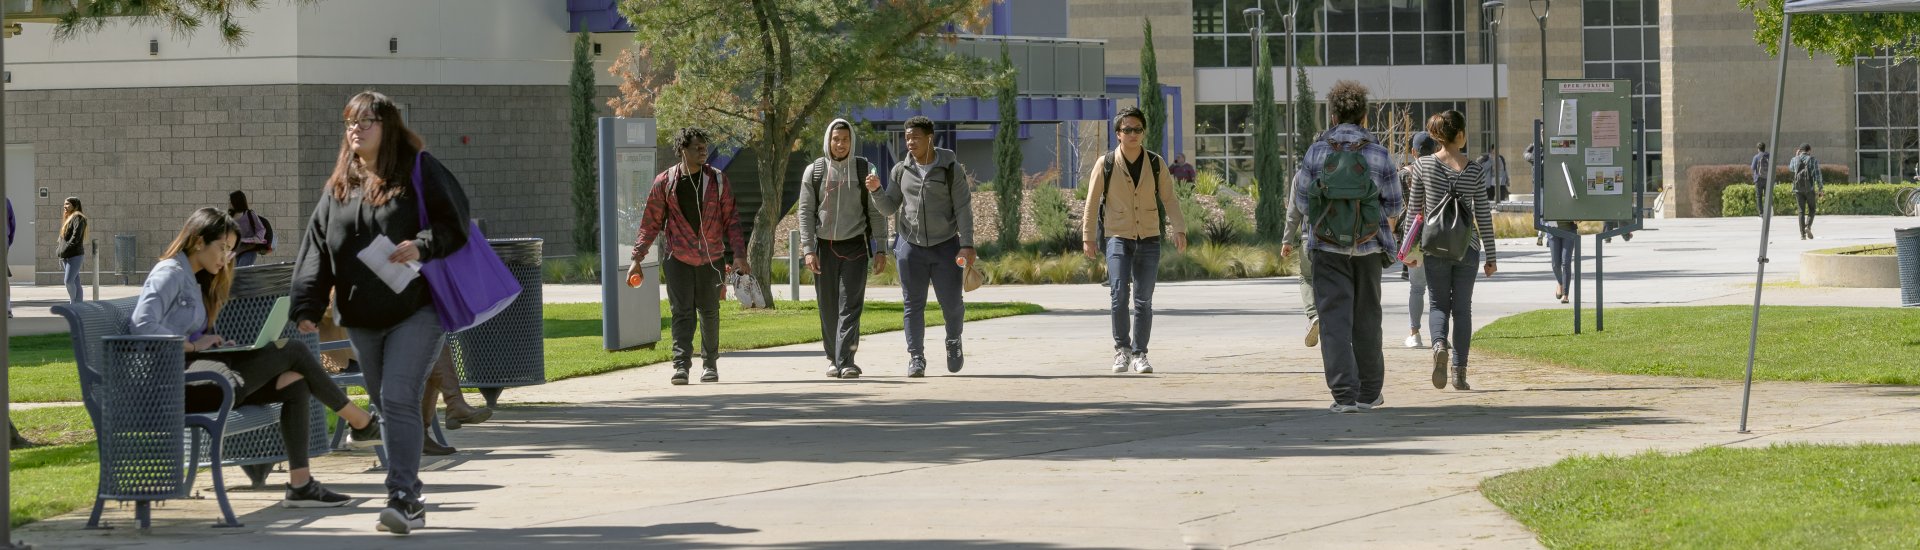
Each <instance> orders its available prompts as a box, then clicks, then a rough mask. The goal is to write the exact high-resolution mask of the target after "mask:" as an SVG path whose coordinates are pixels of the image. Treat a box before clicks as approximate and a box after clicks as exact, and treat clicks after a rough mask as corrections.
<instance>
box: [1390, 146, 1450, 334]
mask: <svg viewBox="0 0 1920 550" xmlns="http://www.w3.org/2000/svg"><path fill="white" fill-rule="evenodd" d="M1407 149H1408V150H1409V151H1412V152H1413V154H1414V155H1415V158H1418V157H1424V156H1427V155H1431V154H1433V153H1434V152H1435V151H1438V150H1439V149H1440V145H1439V143H1438V142H1435V141H1434V140H1433V136H1432V135H1430V134H1428V133H1427V132H1424V131H1422V132H1414V134H1413V138H1412V139H1410V140H1408V143H1407ZM1416 177H1417V174H1416V173H1415V172H1414V169H1413V163H1411V162H1409V163H1407V165H1406V166H1402V167H1400V190H1401V192H1402V193H1408V194H1410V193H1412V192H1413V182H1414V180H1415V179H1416ZM1403 196H1410V195H1403ZM1413 218H1414V211H1413V209H1412V208H1408V209H1407V212H1406V213H1405V214H1401V215H1400V217H1399V218H1396V219H1397V220H1399V222H1398V223H1396V224H1395V225H1394V229H1395V231H1394V236H1396V237H1399V238H1405V237H1406V236H1407V235H1408V234H1410V233H1411V232H1412V231H1413V229H1412V228H1411V227H1408V226H1409V225H1411V224H1413V223H1414V219H1413ZM1409 260H1410V261H1409V262H1408V264H1407V265H1406V266H1403V267H1402V268H1401V269H1403V270H1405V272H1406V273H1405V278H1406V279H1407V283H1408V285H1407V323H1408V328H1409V329H1410V330H1409V331H1408V334H1407V339H1406V341H1405V342H1404V344H1405V345H1406V346H1407V347H1408V348H1422V347H1426V343H1425V342H1423V341H1421V339H1420V324H1421V320H1422V319H1425V318H1426V316H1427V270H1426V268H1410V266H1411V265H1412V264H1418V263H1419V261H1418V260H1411V256H1409Z"/></svg>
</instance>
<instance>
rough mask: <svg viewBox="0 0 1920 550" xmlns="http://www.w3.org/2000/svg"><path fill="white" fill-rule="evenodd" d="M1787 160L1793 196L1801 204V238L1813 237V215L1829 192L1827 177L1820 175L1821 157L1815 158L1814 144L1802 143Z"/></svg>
mask: <svg viewBox="0 0 1920 550" xmlns="http://www.w3.org/2000/svg"><path fill="white" fill-rule="evenodd" d="M1796 153H1797V154H1795V155H1794V156H1793V160H1791V161H1787V172H1789V173H1792V174H1793V196H1794V197H1795V202H1796V203H1797V204H1799V206H1800V239H1801V240H1806V239H1811V238H1813V215H1814V213H1815V210H1818V208H1819V205H1820V197H1821V196H1823V195H1826V194H1827V178H1826V177H1824V176H1822V175H1820V159H1816V158H1813V144H1811V143H1802V144H1800V150H1799V151H1797V152H1796Z"/></svg>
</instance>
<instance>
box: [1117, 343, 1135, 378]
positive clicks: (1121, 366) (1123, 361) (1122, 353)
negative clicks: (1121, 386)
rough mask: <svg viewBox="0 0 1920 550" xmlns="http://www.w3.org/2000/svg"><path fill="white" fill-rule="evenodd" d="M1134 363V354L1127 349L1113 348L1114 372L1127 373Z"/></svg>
mask: <svg viewBox="0 0 1920 550" xmlns="http://www.w3.org/2000/svg"><path fill="white" fill-rule="evenodd" d="M1132 363H1133V353H1131V352H1128V351H1127V348H1113V372H1115V373H1125V372H1127V369H1128V367H1130V366H1131V365H1132Z"/></svg>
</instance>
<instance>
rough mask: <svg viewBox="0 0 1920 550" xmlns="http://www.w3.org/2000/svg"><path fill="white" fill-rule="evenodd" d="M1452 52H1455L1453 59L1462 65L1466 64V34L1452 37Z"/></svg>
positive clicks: (1457, 34)
mask: <svg viewBox="0 0 1920 550" xmlns="http://www.w3.org/2000/svg"><path fill="white" fill-rule="evenodd" d="M1453 51H1454V52H1455V53H1454V59H1456V60H1459V61H1460V62H1462V63H1465V62H1466V60H1467V33H1456V34H1454V35H1453Z"/></svg>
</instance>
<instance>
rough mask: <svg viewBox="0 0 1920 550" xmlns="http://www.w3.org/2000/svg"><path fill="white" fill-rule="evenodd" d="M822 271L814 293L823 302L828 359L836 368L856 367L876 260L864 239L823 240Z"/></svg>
mask: <svg viewBox="0 0 1920 550" xmlns="http://www.w3.org/2000/svg"><path fill="white" fill-rule="evenodd" d="M818 250H819V252H817V253H816V254H815V255H817V256H818V257H819V258H820V274H818V275H814V276H813V289H814V296H816V297H818V299H819V301H820V345H821V347H824V348H826V350H827V362H829V363H832V364H833V366H834V367H836V368H846V367H852V366H857V365H854V363H853V355H854V353H855V352H858V351H860V314H861V313H863V312H865V311H866V308H867V270H868V269H870V268H871V266H872V264H873V262H872V261H870V260H871V259H872V255H871V254H869V253H868V252H867V240H866V239H865V238H853V239H847V240H844V241H829V240H824V239H822V240H820V242H819V247H818Z"/></svg>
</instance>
